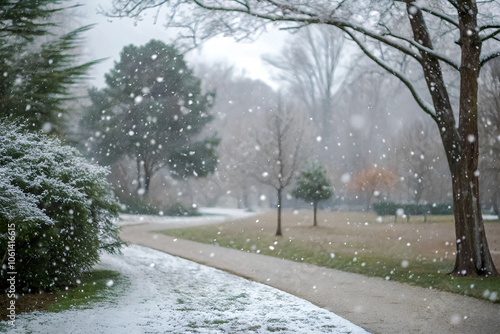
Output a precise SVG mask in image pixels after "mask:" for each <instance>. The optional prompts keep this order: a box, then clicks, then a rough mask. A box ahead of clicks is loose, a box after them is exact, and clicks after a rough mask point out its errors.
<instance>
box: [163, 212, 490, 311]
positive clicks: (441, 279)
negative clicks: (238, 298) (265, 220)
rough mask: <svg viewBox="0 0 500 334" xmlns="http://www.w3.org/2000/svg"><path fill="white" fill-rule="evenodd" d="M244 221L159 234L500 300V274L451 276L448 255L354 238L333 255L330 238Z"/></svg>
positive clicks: (337, 249) (452, 263) (451, 266)
mask: <svg viewBox="0 0 500 334" xmlns="http://www.w3.org/2000/svg"><path fill="white" fill-rule="evenodd" d="M401 223H402V224H405V223H406V222H405V223H403V222H401ZM240 224H241V225H238V224H234V223H225V224H219V225H209V226H200V227H193V228H183V229H172V230H165V231H158V233H162V234H166V235H169V236H172V237H176V238H180V239H187V240H192V241H197V242H201V243H206V244H212V245H218V246H222V247H227V248H233V249H238V250H241V251H245V252H252V253H258V254H264V255H269V256H274V257H278V258H282V259H287V260H292V261H297V262H304V263H310V264H314V265H317V266H322V267H327V268H333V269H338V270H342V271H347V272H353V273H358V274H362V275H366V276H374V277H381V278H383V279H386V280H393V281H398V282H402V283H407V284H411V285H415V286H420V287H424V288H429V289H438V290H442V291H448V292H453V293H457V294H462V295H467V296H471V297H475V298H479V299H486V300H490V301H493V302H495V303H500V298H499V297H500V296H498V294H500V278H471V277H452V276H450V275H448V273H449V272H451V270H452V269H453V265H454V261H453V259H450V258H444V259H443V258H437V259H432V258H429V257H425V256H421V255H419V254H413V255H412V257H409V256H408V254H409V253H406V254H404V255H401V256H399V255H397V252H396V253H395V252H394V250H392V251H390V252H389V251H384V247H377V248H374V250H370V251H368V250H366V249H365V248H364V245H363V244H359V245H356V244H354V243H351V244H350V245H346V246H345V247H344V248H338V247H337V248H336V251H335V253H334V254H333V253H331V249H332V246H331V242H330V243H328V242H325V241H322V240H314V239H308V238H307V237H304V238H300V239H299V238H297V237H292V236H288V237H287V234H288V235H292V234H293V233H292V232H291V231H289V232H288V233H285V236H284V237H275V236H272V235H271V234H270V233H267V232H266V233H264V232H261V231H255V230H252V229H244V228H243V227H240V226H244V225H245V223H241V222H240ZM312 230H313V229H312V228H311V231H312ZM301 231H302V232H304V230H303V229H302V230H301ZM306 233H307V232H306ZM381 242H383V241H380V243H381ZM408 252H411V250H409V251H408ZM395 254H396V255H395ZM404 259H408V260H407V261H405V260H404ZM495 296H498V297H497V298H495Z"/></svg>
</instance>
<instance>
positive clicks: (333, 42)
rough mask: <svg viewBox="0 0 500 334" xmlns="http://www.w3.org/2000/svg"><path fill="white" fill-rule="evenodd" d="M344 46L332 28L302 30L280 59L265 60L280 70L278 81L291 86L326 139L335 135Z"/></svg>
mask: <svg viewBox="0 0 500 334" xmlns="http://www.w3.org/2000/svg"><path fill="white" fill-rule="evenodd" d="M343 44H344V39H343V37H342V34H341V33H340V32H339V31H338V30H336V29H334V28H333V27H329V26H311V27H306V28H304V29H301V30H300V31H299V32H298V34H297V35H296V36H295V37H294V39H293V40H291V42H290V44H288V45H286V46H285V47H284V48H283V50H282V51H281V55H279V56H265V57H263V58H264V60H265V61H266V62H267V63H269V64H271V65H272V66H274V67H276V68H277V69H279V70H280V72H279V74H278V79H279V80H281V81H284V82H286V83H288V84H289V89H290V93H291V94H293V96H295V97H296V98H297V101H301V102H302V103H303V104H304V107H306V108H307V111H308V112H309V115H310V116H311V117H312V118H313V120H314V122H315V124H317V125H318V127H319V130H320V133H321V136H322V137H323V138H324V139H327V138H328V137H329V136H331V134H332V114H333V108H334V100H335V95H336V93H337V92H338V91H339V88H340V87H341V83H342V75H341V74H339V73H338V72H339V71H338V67H339V60H340V57H341V54H342V47H343Z"/></svg>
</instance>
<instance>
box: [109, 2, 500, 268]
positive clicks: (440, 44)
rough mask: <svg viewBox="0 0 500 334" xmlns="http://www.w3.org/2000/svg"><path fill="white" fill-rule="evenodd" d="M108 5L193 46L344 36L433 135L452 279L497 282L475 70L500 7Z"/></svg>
mask: <svg viewBox="0 0 500 334" xmlns="http://www.w3.org/2000/svg"><path fill="white" fill-rule="evenodd" d="M114 4H115V11H114V13H115V15H118V16H120V15H122V16H139V15H140V14H141V12H142V11H143V10H145V9H147V8H154V7H159V6H165V7H167V8H168V10H169V15H168V17H169V23H168V24H169V25H170V26H176V27H179V28H184V31H186V32H187V33H188V34H189V38H190V41H192V42H194V43H195V44H196V43H197V42H199V41H201V40H203V39H206V38H209V37H212V36H214V35H217V34H221V33H226V34H231V35H233V36H234V37H235V38H237V39H242V38H245V37H248V36H250V35H252V34H253V33H255V32H256V31H257V32H258V31H262V29H264V28H265V26H266V24H271V23H276V22H280V23H282V27H283V28H284V29H294V28H300V27H302V26H306V25H311V24H319V25H330V26H335V27H337V28H339V29H340V30H342V31H343V32H345V33H346V34H347V35H348V36H349V37H350V38H351V40H352V41H353V42H354V43H356V44H357V45H358V46H359V48H360V49H361V50H362V51H363V52H364V53H365V54H366V55H367V56H368V57H369V58H371V59H372V60H373V61H374V62H375V63H376V64H377V65H379V66H380V67H382V68H384V69H385V70H387V71H388V72H389V73H391V74H393V75H394V76H396V77H397V78H399V79H400V80H401V81H402V82H403V83H404V84H405V85H406V86H407V87H408V89H409V90H410V92H411V93H412V95H413V97H414V99H415V101H416V102H417V103H418V105H419V106H420V107H421V109H422V110H423V111H424V112H425V113H426V114H428V115H429V117H431V118H432V119H433V120H434V122H435V123H436V125H437V127H438V129H439V132H440V135H441V140H442V143H443V146H444V148H445V151H446V156H447V160H448V167H449V169H450V174H451V178H452V188H453V201H454V203H453V204H454V210H455V233H456V238H457V240H459V241H460V242H457V244H456V245H457V256H456V262H455V267H454V269H453V272H452V274H453V275H459V276H465V275H468V276H469V275H470V276H478V275H480V276H483V275H498V273H497V270H496V268H495V266H494V264H493V261H492V258H491V254H490V251H489V247H488V243H487V240H486V234H485V231H484V224H483V219H482V214H481V204H480V203H481V202H480V198H479V180H478V177H477V173H476V171H477V169H478V158H479V144H478V142H479V141H478V105H477V102H478V80H477V79H478V76H479V73H480V69H481V67H482V66H484V65H485V64H487V63H488V61H490V60H491V59H494V58H496V57H498V56H499V55H500V49H499V48H498V38H497V36H498V35H499V34H500V29H499V27H500V19H499V16H498V13H499V12H500V3H499V2H498V1H475V0H436V1H432V2H431V1H418V2H415V1H413V0H365V1H355V0H350V1H349V0H328V1H327V0H319V1H312V0H311V1H302V0H300V1H299V0H287V1H285V0H228V1H220V0H193V1H184V0H148V1H145V0H114ZM181 30H182V29H181ZM182 37H187V36H186V35H185V34H184V36H182ZM183 40H184V41H187V39H185V38H184V39H183ZM450 50H451V52H449V51H450ZM442 51H445V52H442ZM407 61H409V62H412V64H414V66H416V67H418V68H420V69H421V71H422V73H423V77H424V80H425V86H426V91H425V92H424V91H421V90H419V89H418V88H419V87H418V85H417V84H416V82H415V80H413V79H412V76H411V73H409V72H406V71H405V69H407V68H412V67H404V66H401V64H402V63H403V62H407ZM443 69H444V70H448V69H450V70H451V71H453V72H454V75H455V78H457V77H458V78H459V82H460V87H459V106H458V113H457V114H458V119H457V118H456V116H455V113H454V107H453V104H452V100H451V98H450V91H449V90H448V87H449V85H448V84H447V82H446V80H445V79H446V78H452V79H453V77H451V76H450V77H445V76H444V74H443ZM429 100H430V101H429Z"/></svg>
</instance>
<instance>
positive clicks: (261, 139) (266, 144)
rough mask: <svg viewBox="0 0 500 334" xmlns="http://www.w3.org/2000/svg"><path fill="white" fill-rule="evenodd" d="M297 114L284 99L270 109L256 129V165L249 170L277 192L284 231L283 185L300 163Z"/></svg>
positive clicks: (300, 144)
mask: <svg viewBox="0 0 500 334" xmlns="http://www.w3.org/2000/svg"><path fill="white" fill-rule="evenodd" d="M297 118H298V117H297V114H296V113H294V111H293V110H292V109H291V108H290V107H287V106H284V105H283V104H282V103H281V102H280V103H278V105H277V107H276V108H274V109H271V110H269V112H268V114H267V115H266V118H265V123H264V124H263V125H262V126H261V127H259V128H258V129H256V131H255V135H256V138H255V143H256V146H255V147H254V151H253V154H252V155H251V156H250V157H249V158H250V161H251V164H253V165H254V166H253V168H252V169H251V171H250V172H249V173H250V175H252V176H253V177H254V178H255V179H256V180H258V181H259V182H261V183H263V184H266V185H268V186H271V187H272V188H273V189H275V190H276V193H277V209H278V220H277V221H278V228H277V230H276V235H277V236H280V235H282V231H281V206H282V195H283V189H285V187H286V186H288V185H289V184H290V183H291V181H292V178H293V176H294V175H295V173H296V172H297V169H298V167H299V163H300V160H301V159H300V155H301V148H302V133H303V131H302V129H301V122H298V119H297Z"/></svg>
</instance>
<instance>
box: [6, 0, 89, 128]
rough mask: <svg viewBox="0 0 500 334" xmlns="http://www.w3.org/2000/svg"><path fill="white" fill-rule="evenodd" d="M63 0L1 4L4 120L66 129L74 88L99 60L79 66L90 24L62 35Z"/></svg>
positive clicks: (31, 125) (30, 126) (32, 0)
mask: <svg viewBox="0 0 500 334" xmlns="http://www.w3.org/2000/svg"><path fill="white" fill-rule="evenodd" d="M63 2H65V1H61V0H26V1H2V4H1V5H0V103H1V105H2V113H1V114H0V119H2V120H5V119H8V120H17V121H18V122H19V123H23V124H25V125H26V126H27V129H29V130H40V129H41V130H43V131H44V132H48V133H55V134H58V135H60V134H61V133H62V132H63V125H64V124H63V123H64V117H63V116H64V115H65V113H66V110H65V108H64V107H63V104H64V102H65V101H67V100H68V99H72V98H73V97H72V96H71V95H72V94H71V87H72V86H73V85H74V84H76V83H78V82H79V81H80V80H81V79H83V78H84V77H85V74H86V72H87V70H88V69H89V67H90V66H92V65H94V64H95V63H96V62H88V63H85V64H79V65H75V64H76V63H77V57H78V54H77V53H76V52H74V50H75V49H76V48H77V47H78V46H79V45H80V41H81V34H82V33H83V32H85V31H86V30H88V29H90V28H91V26H85V27H81V28H78V29H76V30H73V31H71V32H69V33H63V34H62V35H58V34H55V33H54V31H55V30H56V29H57V28H58V24H57V23H55V22H56V18H55V16H57V15H59V14H60V13H61V11H63V10H65V9H67V8H62V7H59V5H60V4H61V3H63Z"/></svg>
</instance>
